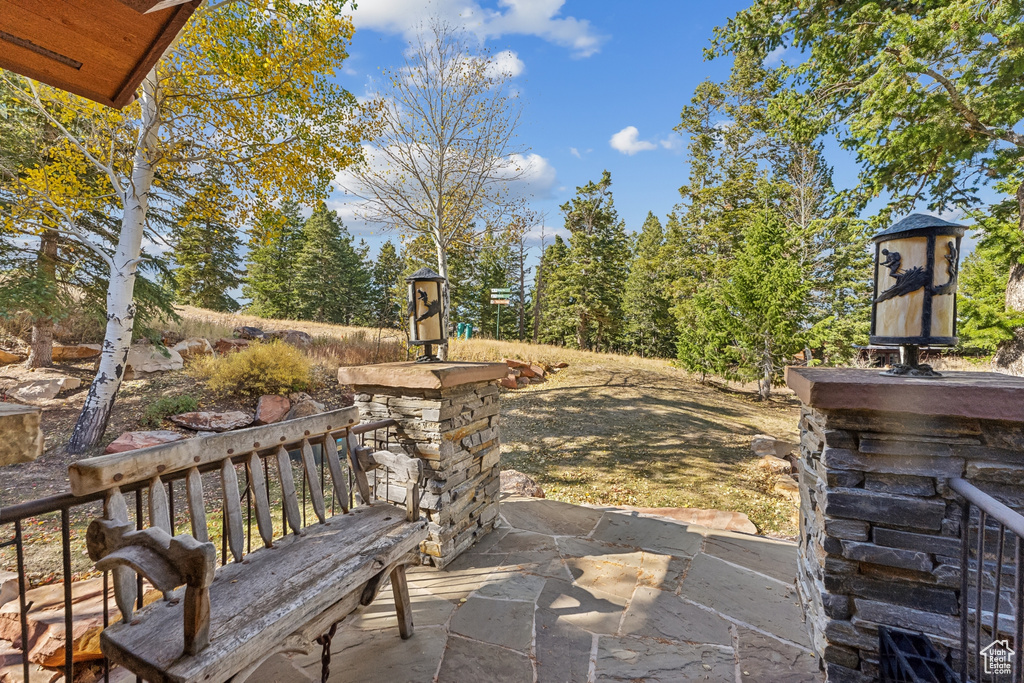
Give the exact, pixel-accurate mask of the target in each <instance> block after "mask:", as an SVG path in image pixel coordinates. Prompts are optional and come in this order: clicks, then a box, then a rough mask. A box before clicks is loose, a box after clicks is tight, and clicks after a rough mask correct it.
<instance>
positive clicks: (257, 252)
mask: <svg viewBox="0 0 1024 683" xmlns="http://www.w3.org/2000/svg"><path fill="white" fill-rule="evenodd" d="M301 248H302V217H301V216H300V215H299V205H298V204H297V203H295V202H293V201H286V202H284V203H283V204H282V205H281V208H280V209H269V208H268V209H265V210H263V211H261V212H260V213H259V215H258V216H257V217H256V222H255V225H253V228H252V234H251V238H250V240H249V256H248V259H247V261H246V274H245V277H244V278H243V279H242V283H243V284H242V294H243V295H244V296H246V297H248V298H249V300H250V303H249V305H248V307H247V308H246V310H247V312H248V313H250V314H252V315H256V316H259V317H261V318H295V317H297V313H298V307H297V305H296V301H295V289H294V287H293V286H292V275H293V273H294V268H295V262H296V260H297V259H298V255H299V251H300V250H301Z"/></svg>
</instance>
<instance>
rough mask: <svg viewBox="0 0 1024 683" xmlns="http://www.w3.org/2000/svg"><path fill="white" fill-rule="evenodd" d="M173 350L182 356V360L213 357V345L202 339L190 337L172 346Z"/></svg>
mask: <svg viewBox="0 0 1024 683" xmlns="http://www.w3.org/2000/svg"><path fill="white" fill-rule="evenodd" d="M171 350H172V351H175V352H176V353H177V354H178V355H179V356H181V359H182V360H190V359H192V358H197V357H199V356H210V355H212V354H213V345H211V344H210V342H209V340H207V339H204V338H202V337H189V338H188V339H183V340H181V341H180V342H178V343H177V344H175V345H174V346H172V347H171Z"/></svg>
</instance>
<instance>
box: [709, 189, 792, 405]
mask: <svg viewBox="0 0 1024 683" xmlns="http://www.w3.org/2000/svg"><path fill="white" fill-rule="evenodd" d="M762 191H764V192H767V188H766V189H764V190H762ZM765 204H766V205H765V208H763V209H762V210H760V211H758V212H756V214H755V215H754V216H753V219H752V220H751V221H750V222H749V223H748V224H747V226H746V228H745V229H744V231H743V240H742V242H741V244H740V246H739V249H738V251H737V254H736V260H735V262H734V263H733V267H732V272H731V273H730V277H729V278H728V279H727V280H726V281H725V283H724V284H723V287H722V291H721V299H722V301H723V303H724V304H725V306H726V307H727V308H728V310H729V314H730V321H731V323H732V324H731V325H730V328H729V329H730V332H731V335H730V336H731V337H732V340H733V341H732V345H731V350H732V352H733V354H734V358H735V360H736V361H737V362H738V364H739V371H740V374H741V376H744V377H745V378H747V379H752V380H756V381H757V383H758V392H759V393H760V395H761V398H767V397H768V395H769V394H770V392H771V388H772V386H773V385H774V384H776V383H777V382H778V381H779V380H780V378H781V374H782V370H783V369H784V368H785V366H786V363H787V361H788V360H789V358H791V357H792V355H793V354H794V353H796V352H797V351H799V350H800V349H801V348H802V346H803V339H802V334H801V331H802V329H801V328H802V324H801V323H802V321H803V320H804V319H805V309H806V306H807V293H808V290H809V289H810V283H809V282H808V280H807V278H806V276H805V273H804V270H803V268H802V267H801V264H800V262H799V260H798V258H797V254H798V251H799V247H800V245H799V242H797V241H796V240H794V239H793V237H792V236H791V235H790V234H789V233H788V232H787V230H786V224H785V222H784V221H783V220H782V217H781V216H780V215H779V214H778V212H777V209H776V208H775V207H774V206H773V205H771V204H770V203H769V202H767V201H766V202H765Z"/></svg>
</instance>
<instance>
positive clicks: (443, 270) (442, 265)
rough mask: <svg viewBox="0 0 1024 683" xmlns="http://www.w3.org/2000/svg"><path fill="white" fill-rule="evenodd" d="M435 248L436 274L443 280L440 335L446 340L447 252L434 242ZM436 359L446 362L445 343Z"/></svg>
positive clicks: (448, 293)
mask: <svg viewBox="0 0 1024 683" xmlns="http://www.w3.org/2000/svg"><path fill="white" fill-rule="evenodd" d="M435 246H436V247H437V274H438V275H440V276H441V277H443V278H444V282H442V283H441V334H443V335H444V338H445V339H446V340H447V339H448V326H449V324H450V317H449V313H448V309H449V307H450V306H451V291H450V290H449V288H448V252H447V250H445V248H444V245H443V244H442V243H441V242H440V241H437V242H435ZM437 357H438V358H440V359H441V360H448V342H447V341H445V343H444V344H443V345H441V348H439V349H438V350H437Z"/></svg>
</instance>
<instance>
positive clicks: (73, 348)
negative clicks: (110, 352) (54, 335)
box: [53, 344, 103, 363]
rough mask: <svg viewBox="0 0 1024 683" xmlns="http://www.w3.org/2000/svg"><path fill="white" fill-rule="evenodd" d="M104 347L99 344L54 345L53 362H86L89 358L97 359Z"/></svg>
mask: <svg viewBox="0 0 1024 683" xmlns="http://www.w3.org/2000/svg"><path fill="white" fill-rule="evenodd" d="M102 349H103V347H101V346H100V345H99V344H77V345H68V346H65V345H64V344H54V345H53V362H54V363H62V362H65V361H69V360H85V359H87V358H96V357H98V356H99V355H100V352H101V351H102Z"/></svg>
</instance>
